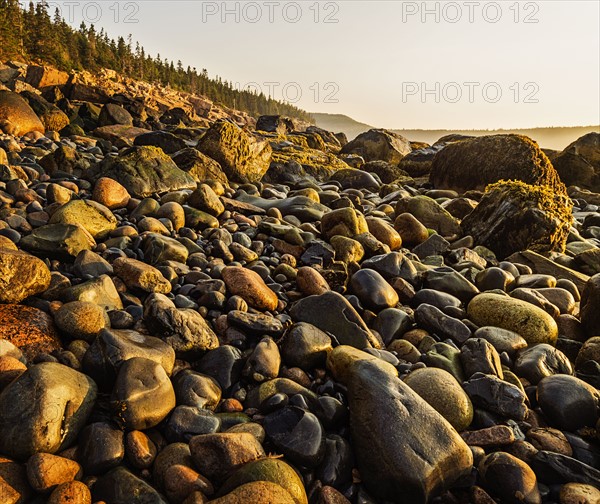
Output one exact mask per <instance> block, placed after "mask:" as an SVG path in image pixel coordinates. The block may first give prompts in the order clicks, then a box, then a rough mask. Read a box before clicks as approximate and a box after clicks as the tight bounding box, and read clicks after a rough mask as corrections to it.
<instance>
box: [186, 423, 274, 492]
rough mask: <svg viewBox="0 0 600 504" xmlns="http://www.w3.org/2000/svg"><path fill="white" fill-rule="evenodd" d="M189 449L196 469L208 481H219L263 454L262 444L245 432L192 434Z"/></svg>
mask: <svg viewBox="0 0 600 504" xmlns="http://www.w3.org/2000/svg"><path fill="white" fill-rule="evenodd" d="M190 452H191V455H192V458H193V460H194V463H195V464H196V467H197V469H198V471H200V473H201V474H202V475H203V476H206V477H207V478H208V479H209V480H211V481H217V482H222V481H224V479H225V478H226V477H227V476H228V475H229V474H231V473H232V472H234V471H235V470H237V469H239V468H240V467H241V466H243V465H244V464H247V463H248V462H252V461H254V460H258V459H260V458H263V457H264V456H265V451H264V450H263V447H262V446H261V444H260V443H259V442H258V440H257V439H256V438H255V437H254V436H253V435H252V434H249V433H245V432H240V433H232V432H230V433H216V434H204V435H200V436H195V437H193V438H192V439H191V440H190Z"/></svg>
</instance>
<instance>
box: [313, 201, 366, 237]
mask: <svg viewBox="0 0 600 504" xmlns="http://www.w3.org/2000/svg"><path fill="white" fill-rule="evenodd" d="M368 230H369V227H368V225H367V221H366V220H365V218H364V216H363V215H362V214H361V213H360V212H357V211H356V210H355V209H353V208H339V209H337V210H333V211H331V212H328V213H326V214H324V215H323V217H322V219H321V232H322V233H323V236H324V237H325V238H326V239H327V240H330V239H331V238H332V237H333V236H345V237H346V238H354V237H355V236H356V235H359V234H361V233H366V232H368Z"/></svg>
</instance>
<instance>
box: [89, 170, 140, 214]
mask: <svg viewBox="0 0 600 504" xmlns="http://www.w3.org/2000/svg"><path fill="white" fill-rule="evenodd" d="M92 199H93V200H94V201H97V202H98V203H101V204H102V205H104V206H105V207H107V208H110V209H111V210H113V209H115V208H123V207H126V206H127V203H129V200H130V199H131V196H130V195H129V193H128V192H127V189H125V188H124V187H123V186H122V185H121V184H119V183H118V182H117V181H116V180H113V179H111V178H108V177H102V178H100V179H98V181H97V182H96V185H95V186H94V192H93V193H92Z"/></svg>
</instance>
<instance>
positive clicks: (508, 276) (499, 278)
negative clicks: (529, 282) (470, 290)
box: [475, 266, 515, 292]
mask: <svg viewBox="0 0 600 504" xmlns="http://www.w3.org/2000/svg"><path fill="white" fill-rule="evenodd" d="M514 282H515V277H514V276H513V275H512V273H510V272H509V271H505V270H503V269H502V268H499V267H496V266H494V267H491V268H486V269H484V270H483V271H480V272H479V273H477V275H476V276H475V285H476V286H477V288H478V289H479V290H480V291H482V292H484V291H489V290H495V289H500V290H502V291H504V292H506V291H507V290H508V289H509V288H510V287H511V286H512V284H514Z"/></svg>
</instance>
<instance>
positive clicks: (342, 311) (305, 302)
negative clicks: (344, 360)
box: [290, 291, 382, 349]
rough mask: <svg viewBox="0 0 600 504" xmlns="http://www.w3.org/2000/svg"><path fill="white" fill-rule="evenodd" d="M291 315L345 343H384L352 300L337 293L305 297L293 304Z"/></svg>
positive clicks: (352, 344)
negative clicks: (351, 302) (349, 300)
mask: <svg viewBox="0 0 600 504" xmlns="http://www.w3.org/2000/svg"><path fill="white" fill-rule="evenodd" d="M290 315H291V316H292V319H293V320H295V321H298V322H307V323H309V324H312V325H314V326H315V327H318V328H319V329H321V330H322V331H325V332H328V333H330V334H332V335H333V336H334V337H335V338H336V339H337V341H338V343H339V344H341V345H351V346H354V347H356V348H359V349H362V348H365V347H368V346H372V347H375V348H381V346H382V342H380V341H379V340H378V339H377V338H376V336H375V335H374V334H373V333H372V332H371V331H370V330H369V328H368V327H367V325H366V324H365V322H364V321H363V320H362V318H361V317H360V315H359V314H358V313H357V312H356V310H355V309H354V308H353V307H352V305H350V303H349V302H348V300H347V299H346V298H344V296H342V295H341V294H338V293H337V292H333V291H329V292H326V293H324V294H321V295H320V296H308V297H306V298H304V299H301V300H300V301H298V302H297V303H296V304H295V305H294V306H293V307H292V309H291V310H290Z"/></svg>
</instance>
